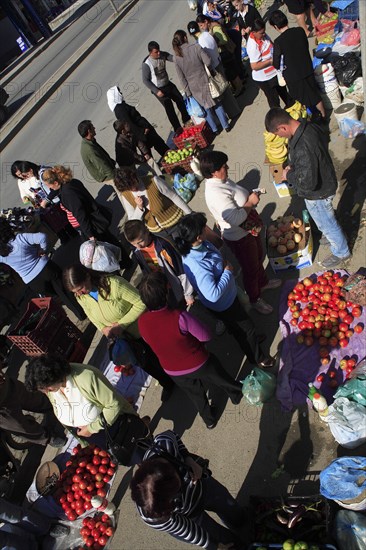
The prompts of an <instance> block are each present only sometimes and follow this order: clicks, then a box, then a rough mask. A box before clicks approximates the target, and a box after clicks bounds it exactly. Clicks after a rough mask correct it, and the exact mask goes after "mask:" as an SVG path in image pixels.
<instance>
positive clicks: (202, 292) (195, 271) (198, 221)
mask: <svg viewBox="0 0 366 550" xmlns="http://www.w3.org/2000/svg"><path fill="white" fill-rule="evenodd" d="M206 224H207V218H206V216H205V215H204V214H201V213H199V212H194V213H192V214H189V215H188V216H184V217H183V218H181V220H180V221H179V223H178V226H177V231H178V237H176V239H175V244H176V247H177V249H178V251H179V252H180V253H181V254H182V256H183V267H184V271H185V273H186V275H187V277H188V279H189V282H190V283H191V285H192V286H193V288H194V289H195V290H196V292H197V294H198V296H199V298H200V300H201V302H202V304H203V305H204V306H206V307H207V308H208V309H210V310H211V311H212V312H213V313H214V315H215V316H216V317H218V318H219V319H220V320H221V321H223V322H224V323H225V325H226V326H227V328H228V330H229V332H230V333H231V334H232V335H233V336H234V338H235V339H236V340H237V342H238V344H239V345H240V347H241V349H242V350H243V351H244V352H245V354H246V356H247V358H248V360H249V361H250V362H251V363H254V364H257V365H258V366H260V367H263V368H265V367H273V365H274V363H275V361H274V359H273V358H272V357H265V355H264V353H263V352H262V350H261V348H260V340H261V339H260V337H258V336H257V334H256V332H255V327H254V325H253V323H252V321H251V319H250V318H249V317H248V315H247V313H246V311H245V310H244V308H243V307H242V306H241V305H240V302H239V300H238V297H237V288H236V283H235V278H234V273H233V266H232V265H231V264H230V263H229V262H228V261H224V259H223V257H222V256H221V254H220V252H219V251H218V250H217V248H216V247H215V246H214V245H213V244H211V243H210V242H209V241H207V240H206V238H205V231H206V229H205V228H206Z"/></svg>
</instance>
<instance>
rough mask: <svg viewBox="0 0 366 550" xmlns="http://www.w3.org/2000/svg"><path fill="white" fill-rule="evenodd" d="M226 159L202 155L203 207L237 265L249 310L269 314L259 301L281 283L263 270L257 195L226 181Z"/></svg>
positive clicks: (214, 153) (222, 155) (269, 308)
mask: <svg viewBox="0 0 366 550" xmlns="http://www.w3.org/2000/svg"><path fill="white" fill-rule="evenodd" d="M227 162H228V156H227V155H226V154H225V153H222V152H220V151H210V152H205V153H202V154H201V156H200V168H201V172H202V175H203V176H204V177H205V178H206V185H205V199H206V204H207V207H208V209H209V211H210V212H211V214H212V215H213V217H214V219H215V220H216V223H217V225H218V226H219V228H220V230H221V233H222V236H223V238H224V241H225V243H226V244H227V245H228V247H229V248H230V250H231V251H232V252H233V254H234V256H235V257H236V259H237V260H238V262H239V265H240V267H241V269H242V274H243V283H244V288H245V290H246V292H247V294H248V296H249V300H250V303H251V305H252V308H254V309H255V310H256V311H258V312H259V313H263V314H269V313H272V311H273V308H272V306H270V305H269V304H267V303H266V302H265V301H264V300H263V299H262V298H261V296H260V295H261V292H263V291H264V290H269V289H274V288H278V287H279V286H280V285H281V280H280V279H271V280H270V281H269V280H268V277H267V275H266V273H265V271H264V268H263V248H262V243H261V239H260V236H259V232H260V230H261V226H263V222H262V220H261V219H260V217H259V216H258V214H257V211H256V206H257V205H258V203H259V200H260V197H259V194H258V193H250V194H249V193H248V191H247V190H246V189H244V188H243V187H241V186H240V185H237V184H236V183H234V182H233V181H232V180H230V179H229V178H228V169H229V167H228V165H227Z"/></svg>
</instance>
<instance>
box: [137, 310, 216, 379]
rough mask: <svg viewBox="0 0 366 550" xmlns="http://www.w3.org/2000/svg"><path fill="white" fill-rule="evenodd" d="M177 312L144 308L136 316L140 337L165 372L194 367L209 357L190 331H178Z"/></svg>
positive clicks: (170, 372)
mask: <svg viewBox="0 0 366 550" xmlns="http://www.w3.org/2000/svg"><path fill="white" fill-rule="evenodd" d="M180 315H181V312H180V311H179V310H177V309H175V310H170V309H168V308H163V309H160V310H158V311H147V312H145V313H143V314H142V315H140V317H139V319H138V326H139V331H140V334H141V336H142V338H143V339H144V340H145V342H147V343H148V344H149V346H150V347H151V349H152V350H153V351H154V352H155V354H156V355H157V357H158V359H159V361H160V364H161V366H162V367H163V369H164V370H167V371H169V374H172V372H176V373H177V375H179V372H181V371H187V370H191V369H195V368H197V367H199V366H201V365H203V363H205V362H206V361H207V359H208V357H209V353H208V351H207V350H206V349H205V347H204V344H203V343H202V342H200V341H199V340H198V339H197V338H195V337H194V336H192V334H190V333H187V334H182V332H181V331H180V329H179V317H180Z"/></svg>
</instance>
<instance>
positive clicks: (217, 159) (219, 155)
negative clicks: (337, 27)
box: [199, 151, 229, 179]
mask: <svg viewBox="0 0 366 550" xmlns="http://www.w3.org/2000/svg"><path fill="white" fill-rule="evenodd" d="M199 160H200V170H201V174H202V176H203V177H204V178H206V179H207V178H212V174H213V173H214V172H216V171H217V170H220V168H221V167H222V166H224V164H226V163H227V161H228V160H229V158H228V156H227V154H226V153H223V152H222V151H203V152H202V153H201V154H200V158H199Z"/></svg>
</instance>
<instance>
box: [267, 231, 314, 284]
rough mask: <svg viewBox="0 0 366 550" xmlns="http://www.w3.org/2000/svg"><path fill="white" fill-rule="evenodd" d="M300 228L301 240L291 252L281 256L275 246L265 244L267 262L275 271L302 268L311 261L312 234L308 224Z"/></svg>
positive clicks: (310, 263)
mask: <svg viewBox="0 0 366 550" xmlns="http://www.w3.org/2000/svg"><path fill="white" fill-rule="evenodd" d="M306 229H308V231H306V230H305V227H304V226H302V227H301V228H300V230H299V231H300V232H301V233H302V235H303V238H302V240H301V241H300V242H299V244H298V246H297V249H295V250H294V251H292V252H288V254H285V255H283V256H279V255H278V252H277V250H276V248H270V247H268V245H267V255H268V259H269V263H270V265H271V267H272V269H273V271H274V272H275V273H277V272H278V271H284V270H287V269H302V268H303V267H308V266H310V265H312V263H313V259H312V257H313V236H312V234H311V228H310V225H309V224H306Z"/></svg>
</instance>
